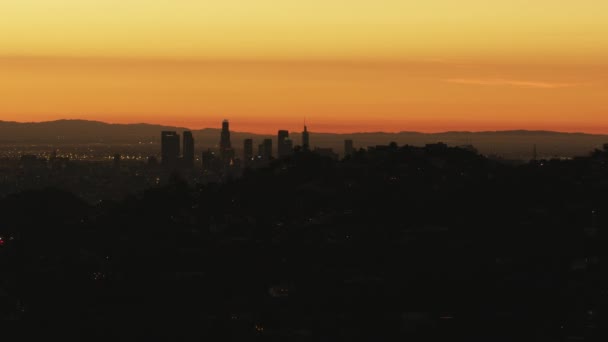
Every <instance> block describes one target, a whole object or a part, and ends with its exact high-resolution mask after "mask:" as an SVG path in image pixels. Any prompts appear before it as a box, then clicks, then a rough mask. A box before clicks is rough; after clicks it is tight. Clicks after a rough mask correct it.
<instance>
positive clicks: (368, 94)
mask: <svg viewBox="0 0 608 342" xmlns="http://www.w3.org/2000/svg"><path fill="white" fill-rule="evenodd" d="M0 13H3V20H2V21H1V22H0V32H3V33H4V34H2V35H0V96H1V97H2V98H1V101H0V120H5V121H21V122H23V121H48V120H57V119H66V118H68V119H69V118H71V119H84V120H98V121H104V122H115V123H136V122H146V123H159V124H167V125H176V126H182V127H189V128H193V129H198V128H203V127H217V125H218V124H219V122H221V119H223V118H224V117H226V118H229V119H231V122H232V123H233V128H234V129H235V130H241V131H244V130H247V131H250V132H253V133H274V131H275V130H276V129H278V128H286V129H290V130H299V129H301V126H302V123H303V121H304V119H306V120H307V122H309V126H310V127H311V129H314V130H315V131H317V132H355V131H359V132H370V131H387V132H394V131H421V132H441V131H453V130H461V131H482V130H483V131H485V130H509V129H527V130H554V131H562V132H588V133H608V115H606V112H607V110H608V101H607V100H606V99H605V98H606V94H608V84H607V82H606V80H608V62H607V61H608V20H605V19H606V18H605V13H608V2H605V1H599V0H583V1H579V2H577V3H560V4H556V3H555V2H554V1H549V0H538V1H535V2H533V3H530V2H529V1H523V0H513V1H510V2H504V3H489V2H487V1H482V0H463V1H459V2H454V1H449V0H429V1H425V2H424V3H420V2H413V1H403V0H379V1H372V0H350V1H346V0H310V1H307V2H302V1H296V0H285V1H282V2H277V1H271V0H226V1H222V2H212V3H205V2H202V1H194V0H171V1H169V0H148V1H143V0H131V1H123V0H121V1H119V0H106V1H87V2H83V1H78V0H55V1H51V0H20V1H18V2H16V1H15V2H7V3H3V4H0ZM239 127H242V129H240V128H239Z"/></svg>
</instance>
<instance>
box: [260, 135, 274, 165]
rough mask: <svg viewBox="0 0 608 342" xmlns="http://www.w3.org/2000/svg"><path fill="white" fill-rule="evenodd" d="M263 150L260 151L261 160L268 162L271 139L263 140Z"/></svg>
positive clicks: (270, 152) (270, 156) (270, 153)
mask: <svg viewBox="0 0 608 342" xmlns="http://www.w3.org/2000/svg"><path fill="white" fill-rule="evenodd" d="M263 145H264V150H263V151H262V158H264V160H270V159H271V158H272V139H264V144H263Z"/></svg>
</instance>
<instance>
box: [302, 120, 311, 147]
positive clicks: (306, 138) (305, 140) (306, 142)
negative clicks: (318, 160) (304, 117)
mask: <svg viewBox="0 0 608 342" xmlns="http://www.w3.org/2000/svg"><path fill="white" fill-rule="evenodd" d="M302 149H304V151H308V150H309V149H310V133H308V128H307V127H306V126H304V132H302Z"/></svg>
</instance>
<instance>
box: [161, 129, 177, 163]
mask: <svg viewBox="0 0 608 342" xmlns="http://www.w3.org/2000/svg"><path fill="white" fill-rule="evenodd" d="M179 143H180V141H179V134H177V133H176V132H172V131H163V132H162V133H161V164H162V165H163V166H170V167H175V166H177V162H178V160H179V150H180V149H179Z"/></svg>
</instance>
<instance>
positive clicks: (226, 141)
mask: <svg viewBox="0 0 608 342" xmlns="http://www.w3.org/2000/svg"><path fill="white" fill-rule="evenodd" d="M220 157H221V158H222V162H224V165H231V164H232V163H233V162H234V150H233V149H232V143H231V142H230V123H229V122H228V120H224V121H223V122H222V133H221V137H220Z"/></svg>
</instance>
